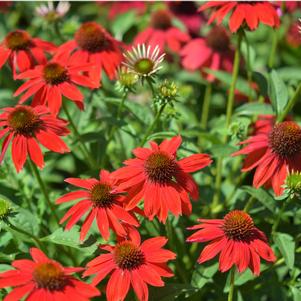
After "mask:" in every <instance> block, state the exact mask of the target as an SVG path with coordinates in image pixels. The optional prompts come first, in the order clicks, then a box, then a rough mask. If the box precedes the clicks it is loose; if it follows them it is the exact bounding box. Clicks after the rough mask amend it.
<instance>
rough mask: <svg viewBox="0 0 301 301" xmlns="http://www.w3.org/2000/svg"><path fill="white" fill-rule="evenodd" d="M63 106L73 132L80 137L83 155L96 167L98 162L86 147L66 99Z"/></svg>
mask: <svg viewBox="0 0 301 301" xmlns="http://www.w3.org/2000/svg"><path fill="white" fill-rule="evenodd" d="M62 106H63V110H64V112H65V114H66V116H67V118H68V120H69V123H70V126H71V127H72V130H73V133H74V135H75V136H76V137H77V139H78V141H79V143H80V145H81V151H82V153H83V156H84V157H85V160H87V162H88V163H89V164H90V166H91V167H92V168H93V167H95V166H96V163H95V161H94V159H93V157H92V156H91V154H90V153H89V151H88V149H87V147H86V145H85V143H84V141H83V139H82V137H81V135H80V133H79V131H78V129H77V127H76V125H75V123H74V121H73V119H72V117H71V114H70V112H69V110H68V107H67V105H66V104H65V102H64V101H63V104H62Z"/></svg>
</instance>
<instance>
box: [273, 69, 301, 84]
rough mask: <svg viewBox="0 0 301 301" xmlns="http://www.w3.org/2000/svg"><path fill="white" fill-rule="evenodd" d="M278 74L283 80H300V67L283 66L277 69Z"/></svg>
mask: <svg viewBox="0 0 301 301" xmlns="http://www.w3.org/2000/svg"><path fill="white" fill-rule="evenodd" d="M277 73H278V75H279V76H280V77H281V78H282V80H284V81H290V80H292V79H294V80H301V68H300V67H283V68H279V69H277Z"/></svg>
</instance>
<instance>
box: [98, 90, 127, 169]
mask: <svg viewBox="0 0 301 301" xmlns="http://www.w3.org/2000/svg"><path fill="white" fill-rule="evenodd" d="M127 96H128V92H124V93H123V96H122V99H121V101H120V103H119V105H118V109H117V117H116V120H117V121H119V120H120V117H121V113H122V111H123V108H124V104H125V101H126V99H127ZM117 129H118V127H117V126H116V125H114V126H112V128H111V130H110V132H109V135H108V143H107V144H106V147H105V149H104V150H103V156H102V159H101V164H100V165H101V167H104V165H105V161H106V148H107V146H108V144H109V143H110V141H111V139H112V138H113V136H114V134H115V132H116V130H117Z"/></svg>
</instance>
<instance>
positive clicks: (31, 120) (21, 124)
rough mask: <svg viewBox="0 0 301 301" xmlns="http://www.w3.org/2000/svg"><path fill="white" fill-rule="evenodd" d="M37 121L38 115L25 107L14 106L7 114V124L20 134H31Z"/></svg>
mask: <svg viewBox="0 0 301 301" xmlns="http://www.w3.org/2000/svg"><path fill="white" fill-rule="evenodd" d="M39 123H40V121H39V118H38V116H37V115H36V114H35V113H34V111H33V110H32V109H31V108H27V107H19V108H16V109H15V110H14V111H12V112H11V113H10V114H9V116H8V125H9V126H10V127H12V128H13V129H14V130H15V131H16V132H17V133H18V134H21V135H31V134H33V132H34V130H35V129H36V128H37V127H38V126H39Z"/></svg>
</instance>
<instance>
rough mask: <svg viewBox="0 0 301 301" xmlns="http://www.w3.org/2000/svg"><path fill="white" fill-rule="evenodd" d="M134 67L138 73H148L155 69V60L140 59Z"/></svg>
mask: <svg viewBox="0 0 301 301" xmlns="http://www.w3.org/2000/svg"><path fill="white" fill-rule="evenodd" d="M134 69H135V71H136V72H137V73H140V74H143V75H147V74H149V73H151V72H152V71H153V69H154V62H153V61H152V60H150V59H148V58H143V59H140V60H138V61H137V62H136V63H135V65H134Z"/></svg>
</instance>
